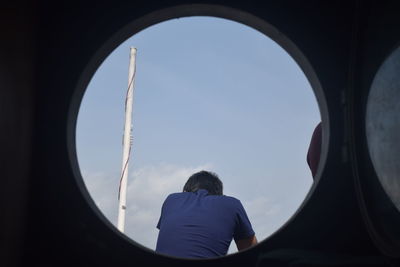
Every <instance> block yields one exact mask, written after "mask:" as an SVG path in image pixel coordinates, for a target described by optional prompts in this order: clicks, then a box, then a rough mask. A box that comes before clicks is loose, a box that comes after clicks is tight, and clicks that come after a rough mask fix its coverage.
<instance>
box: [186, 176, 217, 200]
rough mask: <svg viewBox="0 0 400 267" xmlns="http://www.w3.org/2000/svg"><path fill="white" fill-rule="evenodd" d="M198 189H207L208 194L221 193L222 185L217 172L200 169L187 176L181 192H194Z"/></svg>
mask: <svg viewBox="0 0 400 267" xmlns="http://www.w3.org/2000/svg"><path fill="white" fill-rule="evenodd" d="M199 189H205V190H207V191H208V194H209V195H222V190H223V185H222V182H221V180H220V179H219V178H218V175H217V174H215V173H213V172H208V171H201V172H197V173H195V174H193V175H192V176H190V177H189V179H188V180H187V182H186V184H185V186H184V187H183V192H196V191H197V190H199Z"/></svg>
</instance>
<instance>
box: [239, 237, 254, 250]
mask: <svg viewBox="0 0 400 267" xmlns="http://www.w3.org/2000/svg"><path fill="white" fill-rule="evenodd" d="M235 243H236V247H237V249H238V250H239V251H241V250H243V249H246V248H249V247H251V246H254V245H256V244H257V238H256V236H255V235H253V236H250V237H248V238H243V239H241V240H235Z"/></svg>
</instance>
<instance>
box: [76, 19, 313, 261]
mask: <svg viewBox="0 0 400 267" xmlns="http://www.w3.org/2000/svg"><path fill="white" fill-rule="evenodd" d="M130 47H135V48H136V49H137V53H136V58H135V59H136V64H135V66H136V71H135V75H134V77H135V78H134V91H133V113H132V123H131V125H132V131H131V135H132V138H131V141H132V142H130V143H131V146H130V147H131V148H130V153H129V154H130V156H129V165H128V168H126V169H125V168H124V166H125V165H124V163H126V161H124V159H123V133H124V121H125V103H126V96H127V87H128V85H127V84H128V66H129V54H130ZM130 77H131V76H130ZM320 121H321V118H320V113H319V109H318V104H317V101H316V98H315V96H314V94H313V90H312V88H311V86H310V84H309V82H308V80H307V78H306V76H305V75H304V73H303V72H302V70H301V69H300V67H299V66H298V65H297V63H296V62H295V61H294V59H293V58H292V57H291V56H290V55H289V54H288V53H287V52H286V51H285V50H284V49H283V48H282V47H280V46H279V45H278V44H277V43H275V42H274V41H273V40H272V39H270V38H268V37H267V36H266V35H264V34H262V33H260V32H259V31H256V30H254V29H253V28H250V27H248V26H245V25H243V24H240V23H237V22H234V21H230V20H226V19H221V18H215V17H188V18H180V19H174V20H168V21H165V22H162V23H159V24H156V25H153V26H151V27H148V28H146V29H145V30H143V31H141V32H139V33H137V34H135V35H134V36H132V37H131V38H129V39H128V40H126V41H125V42H123V43H122V44H121V45H120V46H118V47H117V48H116V49H115V50H114V51H113V52H112V53H111V54H110V55H109V56H108V57H107V58H106V59H105V60H104V62H103V63H102V64H101V65H100V67H99V68H98V70H97V71H96V73H95V74H94V75H93V77H92V79H91V81H90V83H89V85H88V86H87V89H86V91H85V95H84V97H83V99H82V102H81V106H80V110H79V115H78V119H77V127H76V151H77V157H78V162H79V167H80V171H81V174H82V177H83V180H84V183H85V185H86V187H87V190H88V192H89V193H90V195H91V198H92V199H93V201H94V202H95V203H96V205H97V206H98V208H99V209H100V210H101V211H102V213H103V214H104V215H105V217H106V218H108V220H109V221H110V222H111V223H112V224H113V225H115V226H117V221H118V213H119V201H118V199H119V193H120V190H119V188H120V184H121V183H120V181H121V173H125V171H126V170H127V171H126V172H127V173H128V175H127V190H126V193H127V194H126V206H125V207H124V211H125V216H126V217H125V220H124V224H125V225H124V233H125V234H126V235H127V236H128V237H130V238H131V239H132V240H134V241H136V242H137V243H139V244H141V245H143V246H145V247H147V248H149V249H152V250H156V247H157V240H158V238H159V233H161V231H162V230H158V229H157V228H156V226H157V223H158V222H159V220H160V216H161V210H162V206H163V203H164V201H165V200H166V198H167V197H168V196H169V195H170V194H173V193H177V194H176V195H182V193H181V192H182V190H183V187H184V185H185V183H186V182H187V180H188V178H189V177H190V176H191V175H192V174H194V173H197V172H199V171H201V170H206V171H211V172H213V173H216V174H217V175H218V176H219V178H220V180H221V181H222V183H223V195H226V196H231V197H234V198H236V199H238V200H240V202H241V204H242V206H243V208H244V210H245V212H246V214H247V217H248V219H249V221H250V224H251V228H252V229H253V230H254V232H255V236H256V238H257V239H258V242H261V241H263V240H264V239H266V238H267V237H268V236H270V235H271V234H272V233H274V232H275V231H277V230H278V229H279V228H280V227H281V226H282V225H283V224H284V223H285V222H287V221H288V220H289V218H290V217H291V216H292V215H293V214H294V213H295V212H296V210H297V209H298V208H299V207H300V205H301V204H302V202H303V201H304V199H305V197H306V195H307V194H308V192H309V190H310V187H311V185H312V183H313V178H312V177H313V175H315V172H316V167H317V166H318V163H317V166H314V168H315V170H314V172H313V173H312V172H311V171H310V168H309V166H308V164H307V160H306V159H307V153H308V152H309V151H310V150H313V149H311V147H312V144H313V142H311V146H310V139H311V137H312V135H313V133H314V135H315V134H316V132H317V131H316V132H314V129H315V127H316V126H317V125H318V124H319V122H320ZM317 129H318V128H317ZM317 135H318V133H317ZM317 143H318V142H317ZM319 146H320V144H319ZM314 150H315V149H314ZM315 151H318V155H317V157H318V159H319V154H320V152H319V151H320V148H319V150H318V149H316V150H315ZM315 151H314V153H315ZM308 163H309V164H310V161H309V162H308ZM121 166H122V168H121ZM199 192H200V193H201V191H197V192H196V193H190V194H197V195H198V197H200V196H199V195H201V194H200V193H199ZM207 197H210V196H204V198H207ZM211 197H213V198H215V196H211ZM224 198H225V197H224ZM181 204H182V203H181ZM181 210H182V209H181ZM220 211H221V214H225V213H226V210H223V209H221V210H220ZM191 214H192V213H191ZM204 214H207V211H205V213H204ZM192 215H193V214H192ZM217 215H218V214H216V213H215V212H214V213H211V214H207V215H206V217H205V218H206V219H207V220H206V221H210V220H213V218H215V217H216V216H217ZM228 215H229V214H228V213H226V216H228ZM163 216H167V215H165V214H163ZM229 216H230V215H229ZM245 217H246V216H243V217H242V219H243V218H245ZM162 218H163V217H162ZM177 218H178V217H177ZM197 223H198V225H200V226H202V223H203V226H204V225H206V223H205V222H197ZM227 223H230V222H229V221H228V222H225V221H224V223H223V224H227ZM215 224H216V225H217V226H216V227H219V228H220V229H224V225H221V222H217V223H215ZM195 225H196V224H195V223H193V224H192V225H188V224H186V226H187V227H189V226H195ZM194 228H195V227H194ZM240 229H248V228H240ZM195 232H196V231H195ZM198 233H199V232H198ZM199 234H200V233H199ZM245 237H247V236H242V238H245ZM213 238H214V239H215V240H214V241H215V242H217V241H220V242H222V241H224V242H225V241H226V240H222V237H220V236H218V237H216V235H215V233H213ZM218 238H220V240H218ZM221 240H222V241H221ZM224 246H225V245H224ZM239 247H240V246H239ZM237 251H238V249H237V246H236V244H235V242H234V241H232V242H231V243H230V246H229V249H228V254H229V253H234V252H237ZM161 253H162V254H166V255H171V254H169V253H165V252H161ZM171 256H176V255H171ZM183 257H185V256H183ZM188 257H190V256H188ZM211 257H212V256H211Z"/></svg>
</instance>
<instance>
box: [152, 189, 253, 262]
mask: <svg viewBox="0 0 400 267" xmlns="http://www.w3.org/2000/svg"><path fill="white" fill-rule="evenodd" d="M157 228H159V229H160V233H159V236H158V240H157V248H156V251H157V252H160V253H163V254H167V255H171V256H176V257H184V258H212V257H218V256H223V255H226V253H227V251H228V248H229V245H230V242H231V241H232V237H233V238H235V240H240V239H243V238H248V237H250V236H253V235H254V231H253V229H252V227H251V224H250V221H249V219H248V217H247V215H246V212H245V210H244V208H243V206H242V204H241V203H240V201H239V200H237V199H235V198H233V197H228V196H223V195H208V192H207V190H204V189H200V190H198V191H197V192H183V193H175V194H171V195H169V196H168V197H167V199H166V200H165V202H164V204H163V208H162V211H161V217H160V220H159V222H158V224H157Z"/></svg>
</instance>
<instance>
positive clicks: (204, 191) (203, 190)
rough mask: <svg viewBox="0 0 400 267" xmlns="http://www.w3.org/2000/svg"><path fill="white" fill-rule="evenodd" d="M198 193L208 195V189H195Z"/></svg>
mask: <svg viewBox="0 0 400 267" xmlns="http://www.w3.org/2000/svg"><path fill="white" fill-rule="evenodd" d="M196 193H197V194H198V195H208V191H207V190H206V189H199V190H197V191H196Z"/></svg>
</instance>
